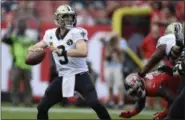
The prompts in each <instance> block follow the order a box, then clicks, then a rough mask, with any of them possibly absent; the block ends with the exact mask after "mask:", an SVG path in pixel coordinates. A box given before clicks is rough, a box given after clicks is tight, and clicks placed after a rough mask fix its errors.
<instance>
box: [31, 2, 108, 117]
mask: <svg viewBox="0 0 185 120" xmlns="http://www.w3.org/2000/svg"><path fill="white" fill-rule="evenodd" d="M54 22H55V24H56V25H57V28H53V29H49V30H47V31H46V32H45V35H44V37H43V40H42V41H40V42H38V43H37V44H35V45H34V46H32V47H30V48H29V52H37V51H42V50H44V48H46V47H49V48H50V50H51V51H52V54H53V58H54V61H55V65H56V68H57V71H58V77H57V78H56V79H55V80H53V81H52V83H51V84H50V85H49V86H48V88H47V89H46V91H45V94H44V97H43V98H42V100H41V102H40V103H39V105H38V107H37V109H38V114H37V119H39V120H48V110H49V109H50V108H51V107H52V106H53V105H55V104H56V103H58V102H60V101H61V100H62V98H64V97H72V96H73V95H74V91H77V92H78V93H80V94H81V95H82V97H83V98H84V99H85V100H86V103H87V105H89V106H90V107H91V108H92V109H93V110H94V111H95V112H96V114H97V115H98V117H99V118H100V119H105V120H110V119H111V117H110V116H109V113H108V112H107V110H106V108H105V107H104V106H103V105H102V104H101V103H100V102H99V101H98V98H97V93H96V90H95V88H94V85H93V83H92V80H91V78H90V76H89V74H88V68H87V64H86V57H87V53H88V45H87V41H88V38H87V34H88V33H87V31H86V30H85V29H83V28H80V27H76V22H77V21H76V13H75V11H74V10H73V9H72V8H71V7H70V6H69V5H61V6H59V7H58V8H57V10H56V12H55V20H54Z"/></svg>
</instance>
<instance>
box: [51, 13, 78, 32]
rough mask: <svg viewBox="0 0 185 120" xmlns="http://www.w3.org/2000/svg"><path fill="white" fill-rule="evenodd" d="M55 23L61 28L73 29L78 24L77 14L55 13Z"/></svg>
mask: <svg viewBox="0 0 185 120" xmlns="http://www.w3.org/2000/svg"><path fill="white" fill-rule="evenodd" d="M54 21H55V24H56V25H57V26H59V27H61V28H66V29H71V28H73V27H74V26H76V15H75V14H55V20H54Z"/></svg>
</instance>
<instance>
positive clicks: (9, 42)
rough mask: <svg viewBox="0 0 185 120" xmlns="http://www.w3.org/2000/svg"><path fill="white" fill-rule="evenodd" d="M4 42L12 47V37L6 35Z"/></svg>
mask: <svg viewBox="0 0 185 120" xmlns="http://www.w3.org/2000/svg"><path fill="white" fill-rule="evenodd" d="M2 42H4V43H6V44H8V45H12V44H13V41H12V39H11V37H10V36H9V35H4V36H3V38H2Z"/></svg>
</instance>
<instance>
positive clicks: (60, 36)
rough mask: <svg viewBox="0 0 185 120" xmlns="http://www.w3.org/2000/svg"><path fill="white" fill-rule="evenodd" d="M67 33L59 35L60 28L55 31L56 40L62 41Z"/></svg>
mask: <svg viewBox="0 0 185 120" xmlns="http://www.w3.org/2000/svg"><path fill="white" fill-rule="evenodd" d="M68 32H69V30H66V32H65V33H64V35H60V28H57V29H56V32H55V35H56V37H57V39H58V40H63V39H64V38H65V36H66V35H67V33H68Z"/></svg>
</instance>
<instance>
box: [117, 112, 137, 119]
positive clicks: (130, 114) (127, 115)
mask: <svg viewBox="0 0 185 120" xmlns="http://www.w3.org/2000/svg"><path fill="white" fill-rule="evenodd" d="M134 115H136V111H135V110H130V111H129V110H126V111H123V112H121V114H120V115H119V117H123V118H131V117H132V116H134Z"/></svg>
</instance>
